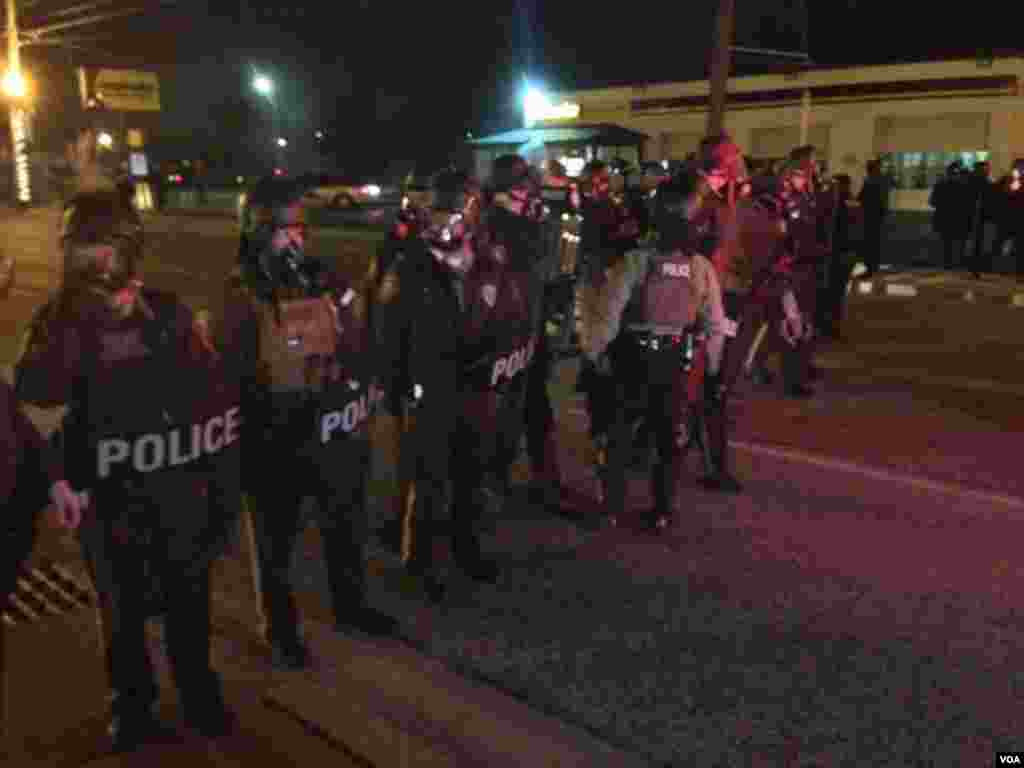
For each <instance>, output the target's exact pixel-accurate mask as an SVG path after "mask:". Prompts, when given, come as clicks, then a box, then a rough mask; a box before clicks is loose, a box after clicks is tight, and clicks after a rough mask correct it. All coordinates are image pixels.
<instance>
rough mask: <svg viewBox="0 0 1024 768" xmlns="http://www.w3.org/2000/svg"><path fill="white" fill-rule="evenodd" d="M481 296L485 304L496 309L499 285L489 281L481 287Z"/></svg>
mask: <svg viewBox="0 0 1024 768" xmlns="http://www.w3.org/2000/svg"><path fill="white" fill-rule="evenodd" d="M480 296H481V297H482V298H483V300H484V304H486V305H487V307H488V309H494V305H495V304H496V303H497V301H498V286H496V285H492V284H490V283H488V284H487V285H485V286H484V287H483V288H481V289H480Z"/></svg>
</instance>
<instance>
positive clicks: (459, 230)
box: [423, 210, 476, 274]
mask: <svg viewBox="0 0 1024 768" xmlns="http://www.w3.org/2000/svg"><path fill="white" fill-rule="evenodd" d="M423 237H424V239H425V240H426V241H427V245H428V246H429V248H430V252H431V253H432V254H433V255H434V258H435V259H437V261H438V262H439V263H441V264H444V265H445V266H446V267H448V268H449V269H452V270H454V271H455V272H458V273H460V274H465V273H466V272H468V271H469V270H470V269H471V268H472V267H473V263H474V261H475V260H476V259H475V256H476V254H475V251H474V250H473V236H472V232H471V229H470V226H469V221H468V219H467V215H466V212H465V211H436V210H435V211H434V212H433V213H432V214H431V219H430V226H429V227H428V228H427V230H426V232H424V235H423Z"/></svg>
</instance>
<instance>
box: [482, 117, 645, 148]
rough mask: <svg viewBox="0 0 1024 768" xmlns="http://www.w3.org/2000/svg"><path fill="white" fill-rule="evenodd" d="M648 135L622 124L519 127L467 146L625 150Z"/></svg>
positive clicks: (485, 137)
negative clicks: (587, 146)
mask: <svg viewBox="0 0 1024 768" xmlns="http://www.w3.org/2000/svg"><path fill="white" fill-rule="evenodd" d="M647 138H648V136H647V134H645V133H640V132H639V131H632V130H630V129H628V128H623V127H622V126H619V125H612V124H610V123H600V124H595V125H569V126H563V125H557V126H556V125H552V126H538V127H536V128H520V129H518V130H515V131H505V132H504V133H495V134H493V135H491V136H484V137H482V138H479V139H473V140H471V141H469V142H468V143H469V144H470V145H472V146H478V147H520V146H522V145H523V144H545V145H547V144H590V145H593V146H598V147H626V146H635V145H638V144H642V143H643V142H644V141H645V140H646V139H647Z"/></svg>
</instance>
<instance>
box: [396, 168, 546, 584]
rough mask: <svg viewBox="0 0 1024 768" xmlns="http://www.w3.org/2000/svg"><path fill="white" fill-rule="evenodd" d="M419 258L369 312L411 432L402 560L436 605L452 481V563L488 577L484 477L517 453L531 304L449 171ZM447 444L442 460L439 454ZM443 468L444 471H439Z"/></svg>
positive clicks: (401, 268) (468, 186)
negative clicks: (436, 555)
mask: <svg viewBox="0 0 1024 768" xmlns="http://www.w3.org/2000/svg"><path fill="white" fill-rule="evenodd" d="M432 197H433V200H432V204H431V212H430V223H429V225H428V226H427V227H426V229H425V231H424V234H423V244H424V247H425V250H426V253H423V252H413V251H412V250H410V251H409V252H407V253H405V254H403V257H402V259H400V260H399V261H398V262H397V264H396V268H395V270H394V272H393V273H392V274H389V275H386V276H385V278H384V280H383V283H382V286H381V297H380V306H379V307H378V310H377V318H378V321H379V326H380V328H381V330H382V333H383V334H384V335H383V336H382V337H379V338H382V341H381V342H380V343H381V345H382V346H383V347H384V348H385V349H387V350H390V352H391V358H390V363H389V365H387V366H385V370H386V371H388V372H389V373H388V374H387V375H388V377H389V378H388V380H389V381H390V382H391V384H390V386H392V387H395V388H400V389H402V390H403V391H406V392H408V395H406V401H407V407H411V408H412V409H413V420H412V429H411V431H409V432H407V433H406V434H405V435H404V436H403V443H402V451H401V464H402V466H403V472H404V473H406V476H407V477H408V476H410V475H411V476H412V479H413V481H414V484H415V488H414V491H415V492H414V493H412V494H409V492H408V486H410V485H413V483H408V484H407V486H406V490H405V493H406V496H405V497H404V498H406V499H407V500H408V504H409V505H410V506H411V508H412V514H411V515H409V516H408V518H407V519H409V520H410V521H411V526H409V527H408V528H407V533H406V536H407V537H408V538H410V539H411V542H412V546H411V552H407V553H403V554H404V555H407V559H408V564H409V568H410V570H411V571H412V573H413V574H414V575H416V576H418V577H420V578H422V579H423V582H424V586H425V588H426V591H427V594H428V596H429V597H430V598H431V599H432V600H434V601H435V602H436V601H438V600H440V599H441V597H442V596H443V594H444V585H443V583H442V582H441V580H440V578H439V575H438V573H437V572H436V569H435V564H434V562H433V557H432V555H433V553H432V541H433V528H432V522H433V519H434V516H435V514H436V512H437V511H438V509H439V508H440V505H441V503H442V500H443V498H444V482H445V480H448V481H450V484H451V517H452V538H451V544H452V556H453V558H454V560H455V563H456V565H457V566H458V567H459V568H460V569H461V570H462V571H463V572H465V573H466V574H467V575H468V576H470V577H471V578H472V579H474V580H476V581H481V582H494V581H495V580H496V579H497V578H498V568H497V565H496V564H495V563H494V562H493V561H492V560H490V559H488V558H486V557H485V556H484V554H483V552H482V549H481V545H480V537H479V533H478V530H477V527H478V524H479V522H480V518H481V515H482V513H483V507H484V503H485V499H484V488H485V484H486V477H487V475H488V474H491V473H493V474H496V475H498V476H499V478H504V477H505V472H506V471H507V467H508V465H510V464H511V463H512V462H513V461H514V460H515V458H516V456H517V455H518V443H519V439H520V437H521V435H522V423H523V409H524V404H525V392H526V375H525V372H526V370H527V368H528V362H529V358H530V357H531V356H532V354H533V353H534V349H535V344H534V343H532V333H533V332H534V330H535V325H534V321H535V316H534V315H533V314H532V312H533V311H534V310H535V307H536V302H533V301H531V298H532V297H531V295H530V293H529V291H528V284H529V282H530V280H532V279H533V274H532V272H531V269H532V267H533V264H532V263H530V262H529V261H523V262H521V263H520V264H519V268H518V269H517V268H514V267H513V266H512V258H511V253H510V252H509V251H506V250H505V249H504V248H503V247H499V246H496V245H495V244H494V241H492V240H491V239H490V236H489V233H488V231H487V229H486V227H485V225H484V224H483V223H481V221H480V207H479V206H480V197H479V191H478V190H477V188H476V186H475V184H474V183H473V182H472V180H471V179H469V178H468V177H467V176H465V175H464V174H461V173H458V172H452V173H446V174H442V175H441V176H440V177H439V178H438V179H436V180H435V183H434V189H433V193H432ZM446 437H447V438H448V441H450V448H451V451H450V454H449V455H448V456H441V455H439V454H440V453H441V452H442V451H441V450H439V448H442V447H443V446H444V444H445V442H446V439H445V438H446ZM442 472H445V473H446V476H445V475H442V474H441V473H442Z"/></svg>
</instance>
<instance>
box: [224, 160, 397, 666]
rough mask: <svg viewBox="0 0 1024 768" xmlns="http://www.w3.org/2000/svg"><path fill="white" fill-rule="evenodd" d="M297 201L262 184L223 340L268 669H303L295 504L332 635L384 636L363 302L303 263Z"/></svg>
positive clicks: (318, 266) (324, 270)
mask: <svg viewBox="0 0 1024 768" xmlns="http://www.w3.org/2000/svg"><path fill="white" fill-rule="evenodd" d="M302 193H303V189H302V187H301V186H300V185H298V184H297V183H295V182H293V181H291V180H289V179H283V178H266V179H263V180H262V181H260V182H259V183H258V184H257V185H256V186H255V187H254V188H253V189H252V191H251V193H250V194H249V196H248V198H247V204H246V205H247V211H246V215H245V220H246V221H247V223H248V229H247V231H244V232H243V241H242V253H241V254H240V257H241V258H240V261H241V263H240V265H239V267H238V268H237V269H236V270H235V273H234V274H233V275H232V277H231V278H230V280H229V283H228V288H227V296H226V301H225V309H224V321H223V327H222V328H221V331H220V333H221V337H222V338H223V348H224V356H225V362H226V364H227V366H228V369H229V371H230V372H231V373H232V375H233V376H235V377H236V379H237V380H238V381H239V382H240V386H241V389H242V397H243V400H244V403H245V407H246V412H247V416H246V426H245V435H246V437H245V447H244V451H243V466H242V483H243V487H244V488H245V490H246V492H247V494H248V498H249V501H250V508H251V510H252V513H253V523H254V527H255V530H256V540H257V549H258V554H259V567H260V574H261V579H262V591H263V595H262V597H263V607H264V611H265V613H266V618H267V633H266V639H267V641H268V643H269V644H270V646H271V648H272V651H273V658H274V661H275V663H276V664H278V665H279V666H283V667H286V668H290V669H301V668H304V667H306V666H308V665H309V663H310V654H309V650H308V648H307V646H306V644H305V642H304V640H303V637H302V633H301V631H300V624H299V616H298V611H297V608H296V605H295V600H294V597H293V594H292V587H291V584H290V580H289V566H290V564H291V560H292V552H293V550H294V548H295V545H296V542H297V539H298V536H299V533H300V523H301V515H300V511H301V506H302V501H303V500H304V499H305V498H306V497H307V496H312V497H314V498H315V500H316V502H317V507H318V513H319V515H318V520H317V522H318V524H319V527H320V532H321V536H322V540H323V550H324V560H325V561H326V565H327V576H328V585H329V588H330V592H331V599H332V603H333V607H334V614H335V624H336V629H338V630H339V631H348V630H350V629H358V630H361V631H364V632H366V633H368V634H372V635H390V634H393V633H394V632H395V631H396V630H397V622H396V621H395V620H394V619H393V618H391V617H390V616H386V615H384V614H382V613H380V612H378V611H377V610H375V609H374V608H372V607H371V606H370V605H369V604H368V602H367V598H366V574H365V570H366V568H365V553H364V547H365V544H366V540H367V538H368V528H369V521H368V518H367V510H366V504H365V501H366V499H365V496H366V477H367V473H368V468H369V460H370V448H369V438H368V434H367V421H368V418H369V416H370V415H371V413H372V411H373V409H374V406H375V404H376V402H377V401H378V400H379V394H378V391H377V389H376V387H375V385H374V379H373V376H374V373H375V370H374V368H375V366H374V362H373V360H372V358H371V350H372V346H371V345H370V339H369V329H368V325H367V318H366V303H367V302H366V297H365V295H363V293H364V292H362V286H358V285H349V284H348V283H346V282H345V281H344V280H342V279H341V278H340V277H339V276H338V275H337V274H335V273H334V272H333V271H332V270H331V269H330V268H329V267H328V266H327V265H326V264H324V263H323V262H321V261H319V260H317V259H315V258H313V257H312V256H311V255H309V254H308V253H307V252H306V244H307V242H306V241H307V228H306V223H305V214H304V210H303V207H302V200H301V198H302Z"/></svg>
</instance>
